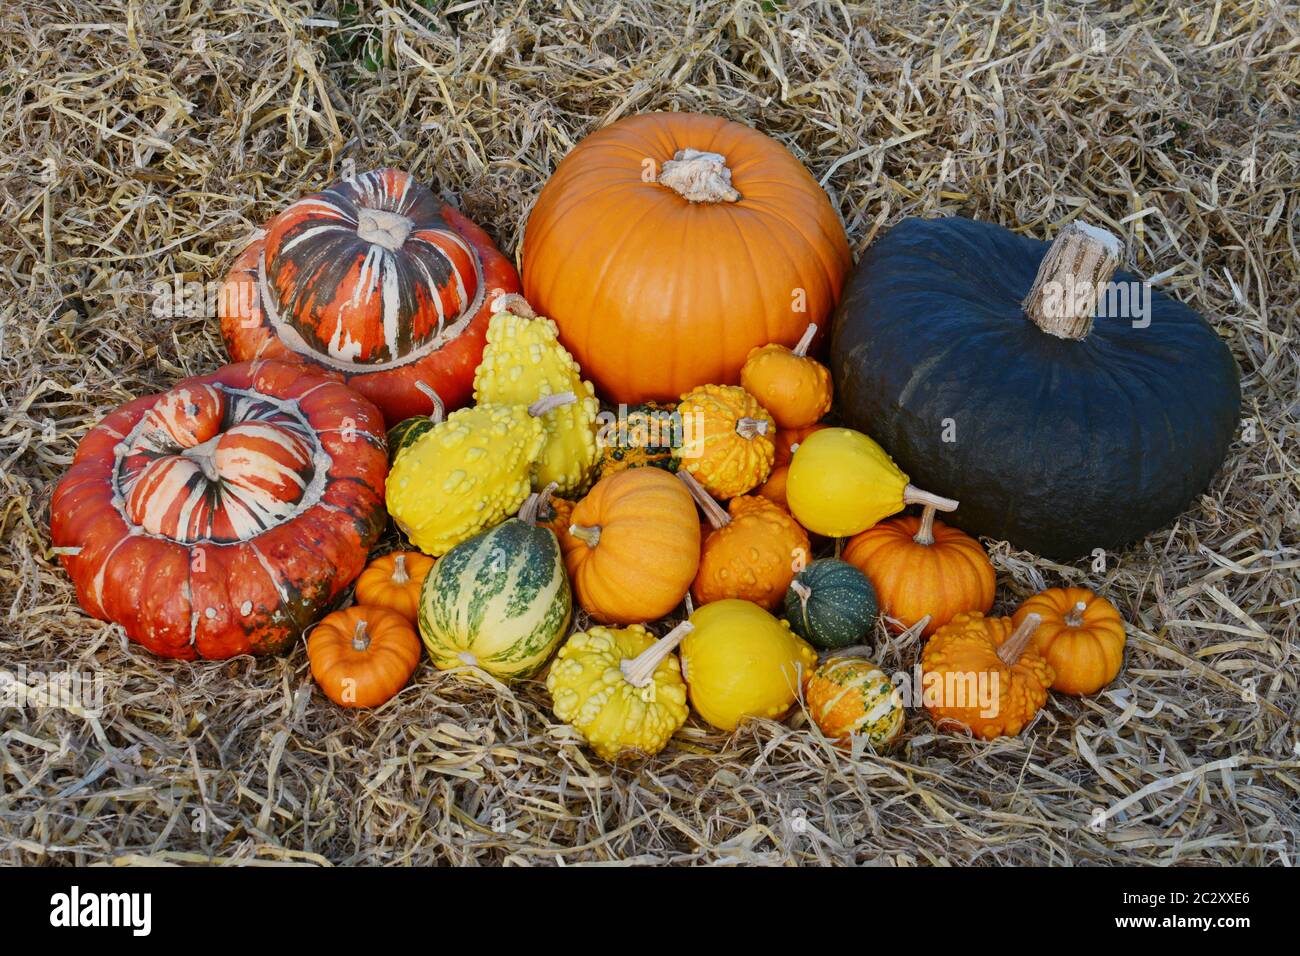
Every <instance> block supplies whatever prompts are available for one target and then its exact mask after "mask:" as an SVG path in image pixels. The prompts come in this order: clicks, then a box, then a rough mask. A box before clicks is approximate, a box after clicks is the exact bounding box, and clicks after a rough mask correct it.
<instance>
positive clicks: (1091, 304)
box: [1022, 222, 1124, 339]
mask: <svg viewBox="0 0 1300 956" xmlns="http://www.w3.org/2000/svg"><path fill="white" fill-rule="evenodd" d="M1123 251H1124V244H1123V243H1122V242H1120V241H1119V239H1117V238H1116V237H1115V236H1114V235H1112V234H1111V233H1109V232H1107V231H1106V230H1105V229H1099V228H1097V227H1096V226H1089V225H1088V224H1087V223H1082V222H1072V223H1070V224H1069V225H1068V226H1066V227H1065V228H1064V229H1062V230H1061V231H1060V232H1059V233H1057V234H1056V238H1055V239H1054V240H1053V241H1052V245H1051V247H1050V248H1049V249H1048V250H1047V254H1046V255H1045V256H1043V261H1042V262H1041V263H1039V266H1038V275H1036V276H1035V277H1034V284H1033V286H1032V287H1030V289H1029V295H1027V296H1025V301H1024V303H1023V304H1022V307H1023V308H1024V310H1025V313H1026V314H1027V315H1028V316H1029V318H1030V319H1032V320H1033V322H1034V324H1035V325H1037V326H1038V327H1039V328H1040V329H1042V330H1043V331H1044V332H1046V333H1047V334H1048V335H1055V336H1056V337H1057V338H1058V339H1081V338H1084V337H1085V336H1087V334H1088V333H1089V332H1090V331H1091V330H1092V317H1093V314H1094V313H1095V312H1096V310H1097V299H1098V297H1099V296H1100V295H1101V292H1102V287H1103V286H1104V285H1106V283H1108V282H1110V278H1111V276H1113V275H1114V274H1115V269H1116V268H1117V267H1118V266H1119V257H1120V255H1121V253H1122V252H1123Z"/></svg>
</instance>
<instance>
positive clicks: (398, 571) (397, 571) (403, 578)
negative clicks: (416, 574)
mask: <svg viewBox="0 0 1300 956" xmlns="http://www.w3.org/2000/svg"><path fill="white" fill-rule="evenodd" d="M409 580H411V576H410V575H409V574H407V573H406V555H404V554H399V555H398V556H397V557H395V558H393V577H392V581H393V583H394V584H405V583H406V582H407V581H409Z"/></svg>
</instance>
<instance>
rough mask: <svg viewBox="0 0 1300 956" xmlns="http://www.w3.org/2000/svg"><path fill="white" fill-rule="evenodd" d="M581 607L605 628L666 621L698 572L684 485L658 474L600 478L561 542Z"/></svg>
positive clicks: (696, 532) (638, 471)
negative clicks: (659, 620)
mask: <svg viewBox="0 0 1300 956" xmlns="http://www.w3.org/2000/svg"><path fill="white" fill-rule="evenodd" d="M560 547H561V549H562V550H563V551H564V565H565V567H566V568H567V569H568V572H569V579H570V581H571V582H572V584H573V591H574V593H575V594H576V595H577V597H578V603H580V604H581V605H582V606H583V608H585V609H586V611H587V613H588V614H590V615H591V616H592V617H593V618H595V619H596V620H597V621H600V622H601V623H603V624H642V623H644V622H646V621H653V620H655V619H656V618H659V617H663V616H664V615H665V614H667V613H668V612H669V611H671V610H672V609H673V608H675V607H676V606H677V605H678V604H679V603H680V602H681V600H682V598H683V597H685V596H686V591H687V589H689V588H690V586H691V581H692V580H694V578H695V572H696V571H697V570H698V569H699V565H700V523H699V519H698V518H697V517H696V515H695V504H694V502H693V501H692V500H691V495H690V492H688V491H687V490H686V488H685V486H684V485H682V483H681V482H680V481H678V480H677V479H676V478H674V477H673V476H672V475H670V474H668V473H667V472H666V471H661V470H659V469H658V468H631V469H628V470H627V471H620V472H615V473H614V474H612V475H610V476H609V477H608V478H602V479H601V480H600V481H598V482H596V484H595V485H594V486H593V487H592V489H591V491H590V492H588V494H587V497H585V498H583V499H582V500H581V501H579V502H578V503H577V504H576V505H574V507H573V510H572V512H571V513H570V514H569V528H568V531H567V533H566V534H565V535H563V536H562V537H561V539H560Z"/></svg>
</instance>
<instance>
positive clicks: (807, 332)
mask: <svg viewBox="0 0 1300 956" xmlns="http://www.w3.org/2000/svg"><path fill="white" fill-rule="evenodd" d="M816 337H817V323H816V322H809V323H808V328H806V329H804V330H803V338H801V339H800V340H799V344H798V345H796V346H795V347H794V348H793V349H791V351H792V352H794V354H795V355H797V356H799V357H800V358H803V357H804V356H805V355H807V354H808V347H809V346H811V345H812V340H813V339H814V338H816Z"/></svg>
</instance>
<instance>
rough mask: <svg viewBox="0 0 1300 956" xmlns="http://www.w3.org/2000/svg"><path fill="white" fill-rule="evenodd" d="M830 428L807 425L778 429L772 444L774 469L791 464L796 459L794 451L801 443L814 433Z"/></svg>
mask: <svg viewBox="0 0 1300 956" xmlns="http://www.w3.org/2000/svg"><path fill="white" fill-rule="evenodd" d="M828 427H829V426H828V425H822V424H817V425H807V426H805V427H804V428H779V429H777V432H776V439H775V440H774V441H773V442H772V444H773V450H772V467H773V468H779V467H781V466H782V465H788V464H790V459H792V458H794V450H795V449H796V448H798V447H799V443H800V442H802V441H803V440H804V439H805V438H807V437H808V436H809V435H811V434H812V433H813V432H816V431H821V430H822V429H823V428H828Z"/></svg>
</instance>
